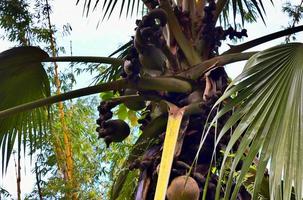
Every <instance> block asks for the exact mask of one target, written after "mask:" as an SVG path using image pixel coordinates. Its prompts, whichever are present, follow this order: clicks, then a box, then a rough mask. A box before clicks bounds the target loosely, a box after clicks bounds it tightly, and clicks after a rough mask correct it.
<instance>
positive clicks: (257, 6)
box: [220, 0, 273, 25]
mask: <svg viewBox="0 0 303 200" xmlns="http://www.w3.org/2000/svg"><path fill="white" fill-rule="evenodd" d="M263 2H264V1H262V0H258V1H257V0H227V1H226V4H225V7H224V9H223V10H222V12H221V15H220V21H221V22H224V24H225V25H228V24H229V23H230V22H229V16H230V15H229V13H230V12H231V11H232V14H233V19H234V23H236V17H237V15H238V14H239V15H240V18H241V22H242V25H243V24H244V22H245V21H248V22H252V21H256V20H257V18H258V17H261V19H262V21H263V22H264V23H265V19H264V15H265V14H266V12H265V8H264V5H263ZM270 2H271V3H272V4H273V1H272V0H270Z"/></svg>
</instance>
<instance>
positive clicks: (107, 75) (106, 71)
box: [94, 40, 133, 83]
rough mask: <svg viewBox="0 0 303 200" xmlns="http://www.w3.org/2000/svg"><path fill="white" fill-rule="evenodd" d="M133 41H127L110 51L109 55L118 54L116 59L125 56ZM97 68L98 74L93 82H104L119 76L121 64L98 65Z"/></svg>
mask: <svg viewBox="0 0 303 200" xmlns="http://www.w3.org/2000/svg"><path fill="white" fill-rule="evenodd" d="M132 45H133V41H132V40H131V41H129V42H127V43H126V44H124V45H122V46H121V47H119V48H118V49H117V50H116V51H114V52H113V53H111V54H110V55H109V57H112V56H114V55H118V56H117V58H118V59H125V58H126V56H127V55H128V54H129V52H130V49H131V48H132ZM98 66H99V67H98V69H99V70H100V74H98V75H97V76H96V77H95V78H94V82H95V83H104V82H110V81H115V80H117V79H118V78H119V77H120V74H121V72H122V65H121V64H118V63H117V64H112V65H107V66H104V65H101V67H100V65H98Z"/></svg>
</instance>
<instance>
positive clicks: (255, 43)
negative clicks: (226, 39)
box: [222, 25, 303, 55]
mask: <svg viewBox="0 0 303 200" xmlns="http://www.w3.org/2000/svg"><path fill="white" fill-rule="evenodd" d="M300 31H303V25H302V26H297V27H294V28H289V29H286V30H283V31H278V32H275V33H272V34H269V35H266V36H263V37H260V38H257V39H255V40H251V41H249V42H245V43H243V44H240V45H236V46H231V48H230V49H229V50H227V51H225V52H224V53H223V54H222V55H224V54H231V53H240V52H242V51H245V50H247V49H250V48H252V47H255V46H258V45H260V44H263V43H265V42H269V41H271V40H274V39H277V38H280V37H283V36H287V35H290V34H293V33H297V32H300Z"/></svg>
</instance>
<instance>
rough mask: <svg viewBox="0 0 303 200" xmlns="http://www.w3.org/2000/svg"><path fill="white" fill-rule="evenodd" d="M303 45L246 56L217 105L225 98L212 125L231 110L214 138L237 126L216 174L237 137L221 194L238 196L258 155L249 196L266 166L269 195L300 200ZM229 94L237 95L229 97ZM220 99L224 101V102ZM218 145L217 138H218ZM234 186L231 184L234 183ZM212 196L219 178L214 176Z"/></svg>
mask: <svg viewBox="0 0 303 200" xmlns="http://www.w3.org/2000/svg"><path fill="white" fill-rule="evenodd" d="M302 55H303V44H301V43H291V44H285V45H279V46H276V47H273V48H270V49H267V50H265V51H262V52H260V53H258V54H256V55H254V56H253V57H251V58H250V59H249V61H248V62H247V64H246V66H245V68H244V71H243V72H242V73H241V74H240V75H239V76H238V77H237V78H236V79H235V80H234V81H233V82H232V83H231V85H230V86H229V87H228V88H227V90H226V92H225V93H224V94H223V96H222V97H221V98H220V99H219V100H218V101H217V102H216V104H215V106H217V105H218V104H220V103H221V104H222V103H223V101H224V102H227V103H226V104H225V105H224V107H223V108H222V109H221V110H220V111H219V112H218V114H217V116H216V117H215V118H214V120H213V121H212V122H211V125H212V124H214V123H215V121H216V120H217V119H218V118H219V117H220V116H222V115H223V114H224V113H226V112H228V111H232V110H233V109H234V113H233V115H232V116H231V117H230V119H229V120H228V121H227V122H226V124H225V125H224V127H223V128H222V130H221V131H220V133H219V136H218V140H220V139H221V138H222V136H223V135H224V134H225V133H227V131H228V130H229V129H230V128H232V127H233V126H236V128H235V130H234V132H233V135H232V136H231V139H230V141H229V144H228V145H227V147H226V150H225V151H224V158H223V161H222V165H221V169H220V179H223V177H224V169H225V168H226V167H227V162H226V161H227V158H228V155H229V154H230V153H231V150H232V147H233V146H234V144H235V143H236V142H237V141H238V140H239V139H240V138H241V140H240V145H239V147H238V149H237V151H236V152H235V157H234V159H233V162H232V166H231V169H230V174H229V177H228V181H227V185H226V190H225V196H224V199H236V197H237V193H238V191H239V189H240V186H241V185H242V183H243V181H244V180H245V176H246V174H247V173H248V172H249V169H250V166H251V165H252V163H253V160H254V159H255V158H256V156H257V155H258V159H259V163H258V165H257V170H256V175H255V182H254V188H253V199H257V198H258V196H259V195H260V190H261V189H262V188H260V186H261V183H262V181H263V180H264V172H265V170H266V167H267V166H268V165H269V166H270V170H269V172H270V173H269V192H270V199H277V200H279V199H284V200H286V199H290V198H291V192H292V189H294V191H295V194H296V199H302V184H303V160H302V156H303V148H302V142H303V129H302V126H303V119H302V116H303V93H302V91H303V57H302ZM232 94H238V95H236V96H235V97H234V99H230V96H231V95H232ZM223 104H224V103H223ZM217 144H218V142H217ZM246 151H247V154H246V156H244V157H243V155H244V153H245V152H246ZM241 159H243V165H242V168H241V173H240V174H239V177H238V178H237V180H234V174H235V172H236V166H237V165H238V163H239V161H240V160H241ZM234 181H236V185H235V187H234V189H232V188H233V186H232V185H233V182H234ZM218 183H219V184H218V186H217V194H216V199H218V198H219V194H220V187H221V181H218Z"/></svg>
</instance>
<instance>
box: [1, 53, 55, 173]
mask: <svg viewBox="0 0 303 200" xmlns="http://www.w3.org/2000/svg"><path fill="white" fill-rule="evenodd" d="M47 57H48V55H47V54H46V53H45V52H44V51H42V50H41V49H39V48H37V47H17V48H13V49H10V50H7V51H4V52H2V53H1V54H0V98H1V101H0V110H5V109H7V108H11V107H14V106H17V105H20V104H24V103H27V102H30V101H33V100H36V99H40V98H45V97H48V96H50V86H49V81H48V77H47V74H46V72H45V70H44V69H43V67H42V65H41V61H42V60H43V59H45V58H47ZM46 114H47V110H46V109H45V108H38V109H35V110H32V111H30V112H24V113H20V114H16V115H12V116H10V117H7V118H2V119H0V148H1V151H2V155H1V159H2V172H4V170H3V169H4V168H5V167H6V166H7V164H8V161H9V157H10V155H11V153H12V149H13V146H14V143H15V140H16V138H18V146H19V147H20V146H21V141H23V142H24V143H23V146H24V148H25V146H26V141H29V142H30V146H31V148H34V146H35V145H34V142H35V141H36V138H37V135H39V134H40V133H41V132H42V131H43V125H44V124H45V121H46V116H47V115H46ZM28 139H29V140H28Z"/></svg>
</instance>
